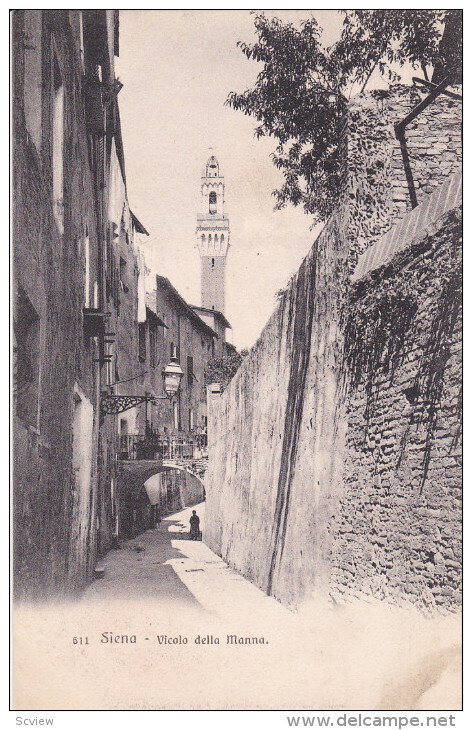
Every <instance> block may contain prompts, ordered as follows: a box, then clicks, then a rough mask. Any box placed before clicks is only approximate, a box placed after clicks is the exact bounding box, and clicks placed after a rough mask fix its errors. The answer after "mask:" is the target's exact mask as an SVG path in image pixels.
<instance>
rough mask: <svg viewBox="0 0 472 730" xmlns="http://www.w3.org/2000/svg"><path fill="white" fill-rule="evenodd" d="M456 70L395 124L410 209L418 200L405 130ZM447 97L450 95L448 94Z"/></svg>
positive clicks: (441, 90)
mask: <svg viewBox="0 0 472 730" xmlns="http://www.w3.org/2000/svg"><path fill="white" fill-rule="evenodd" d="M455 70H456V69H453V70H452V71H451V73H450V74H448V75H447V76H446V77H445V78H444V79H443V80H442V81H441V83H440V84H438V85H437V86H435V87H434V89H433V90H432V91H431V93H430V94H428V96H426V97H425V98H424V99H423V101H421V102H420V103H419V104H417V105H416V106H415V108H414V109H412V110H411V112H409V113H408V114H407V115H406V117H405V118H404V119H402V121H401V122H398V124H395V127H394V129H395V137H396V138H397V139H398V141H399V143H400V150H401V153H402V158H403V166H404V168H405V176H406V180H407V183H408V192H409V194H410V201H411V207H412V208H416V206H417V205H418V198H417V197H416V190H415V181H414V179H413V173H412V171H411V165H410V159H409V156H408V147H407V144H406V137H405V130H406V127H407V126H408V124H410V122H412V121H413V120H414V119H416V117H417V116H418V115H419V114H421V112H422V111H423V110H424V109H426V107H428V106H429V105H430V104H431V103H432V102H433V101H434V100H435V99H436V97H437V96H439V95H440V94H442V93H445V89H446V88H447V87H448V86H449V84H450V83H451V79H452V78H453V75H454V72H455ZM448 96H450V94H449V93H448ZM455 96H456V98H462V97H459V96H458V95H455Z"/></svg>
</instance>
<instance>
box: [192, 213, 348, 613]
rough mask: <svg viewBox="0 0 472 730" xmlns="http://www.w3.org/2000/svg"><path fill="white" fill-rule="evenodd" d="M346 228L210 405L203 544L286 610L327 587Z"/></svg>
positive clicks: (329, 232)
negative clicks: (317, 588) (338, 284)
mask: <svg viewBox="0 0 472 730" xmlns="http://www.w3.org/2000/svg"><path fill="white" fill-rule="evenodd" d="M343 225H344V221H343V218H342V216H341V214H338V215H336V216H333V218H332V220H331V221H330V222H329V224H328V225H327V226H326V228H325V229H324V231H323V233H322V234H321V236H320V237H319V238H318V240H317V241H316V243H315V245H314V247H313V249H312V250H311V251H310V253H309V254H308V256H307V257H306V259H305V261H304V262H303V264H302V266H301V267H300V269H299V271H298V273H297V274H296V275H295V277H294V278H293V279H292V280H291V282H290V285H289V287H288V289H287V291H286V293H285V295H284V297H283V299H282V300H281V302H280V304H279V306H278V308H277V309H276V311H275V312H274V314H273V316H272V318H271V319H270V321H269V323H268V324H267V326H266V328H265V329H264V331H263V333H262V335H261V337H260V339H259V341H258V343H257V344H256V345H255V347H254V348H253V349H252V351H251V353H250V355H249V356H248V357H247V358H246V359H245V360H244V363H243V365H242V367H241V369H240V370H239V371H238V373H237V374H236V376H235V377H234V379H233V380H232V381H231V383H230V384H229V386H228V387H227V389H226V390H225V392H224V393H223V395H222V396H220V397H219V398H216V399H211V401H210V415H209V449H210V460H209V469H208V473H207V480H206V481H207V484H208V487H207V512H206V518H205V524H206V530H205V535H204V539H205V541H206V542H207V543H208V544H209V545H210V547H211V548H212V549H213V550H215V551H216V552H217V553H218V554H220V555H222V557H223V558H224V559H225V560H227V561H228V563H230V564H231V565H233V566H234V567H236V568H237V569H238V570H240V571H241V572H242V573H243V574H244V575H246V576H248V577H249V578H250V579H251V580H253V581H254V582H255V583H256V584H257V585H259V586H260V587H261V588H263V589H264V590H267V591H268V592H269V593H271V594H273V595H275V596H276V597H277V598H279V599H280V600H283V601H284V602H286V603H289V604H290V603H293V602H296V601H297V600H299V599H300V598H301V597H303V596H304V595H305V594H306V593H307V590H311V589H313V588H314V587H319V588H320V590H323V589H324V588H325V587H326V581H327V576H326V557H327V555H326V550H327V532H326V528H327V523H328V515H329V514H330V513H331V511H332V507H331V502H332V500H333V499H334V496H335V495H334V493H333V491H332V488H331V485H332V484H333V483H335V482H336V481H339V480H336V474H337V473H338V472H339V470H340V468H341V463H342V462H341V460H340V456H341V453H342V452H341V449H340V448H338V445H339V444H340V443H341V444H342V441H343V436H342V432H341V431H340V430H339V426H340V420H339V417H338V416H339V414H338V411H337V408H336V405H337V402H338V400H339V398H338V396H337V389H338V387H339V377H338V376H339V373H338V369H337V367H336V362H337V361H338V360H339V357H340V354H341V350H342V334H341V330H340V328H339V324H338V323H339V320H340V306H341V296H342V292H343V287H342V286H334V283H335V282H342V277H343V276H345V272H346V265H345V254H346V250H345V245H344V242H345V237H343V235H342V230H343Z"/></svg>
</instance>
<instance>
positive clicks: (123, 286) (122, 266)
mask: <svg viewBox="0 0 472 730" xmlns="http://www.w3.org/2000/svg"><path fill="white" fill-rule="evenodd" d="M120 289H121V291H122V292H124V293H125V294H127V293H128V292H129V287H127V286H126V261H125V259H124V258H122V257H121V256H120Z"/></svg>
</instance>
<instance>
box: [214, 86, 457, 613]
mask: <svg viewBox="0 0 472 730" xmlns="http://www.w3.org/2000/svg"><path fill="white" fill-rule="evenodd" d="M418 100H419V93H418V92H416V91H415V90H411V89H405V88H403V87H401V88H397V89H395V90H394V91H393V92H392V93H391V94H389V95H385V94H379V93H372V94H370V95H366V96H363V97H359V98H358V99H356V100H355V101H354V102H353V103H352V104H351V107H350V113H349V119H348V123H347V127H346V140H345V145H344V146H345V151H346V168H347V170H348V178H347V187H346V195H345V197H344V198H343V199H342V200H341V201H340V204H339V207H338V209H337V210H336V211H335V213H334V214H333V216H332V217H331V219H330V220H329V221H328V223H327V225H326V226H325V228H324V230H323V231H322V233H321V235H320V236H319V238H318V239H317V241H316V242H315V244H314V246H313V248H312V249H311V251H310V252H309V254H308V256H307V257H306V259H305V260H304V262H303V264H302V266H301V267H300V269H299V271H298V272H297V274H296V275H295V276H294V277H293V278H292V280H291V282H290V284H289V286H288V288H287V290H286V292H285V295H284V296H283V298H282V299H281V301H280V302H279V305H278V307H277V309H276V311H275V312H274V314H273V315H272V317H271V319H270V320H269V322H268V324H267V325H266V327H265V329H264V330H263V332H262V334H261V337H260V339H259V341H258V342H257V343H256V345H255V346H254V348H253V349H252V350H251V352H250V354H249V356H248V357H247V358H245V360H244V361H243V364H242V366H241V368H240V369H239V371H238V372H237V373H236V375H235V377H234V378H233V380H232V381H231V383H230V384H229V386H228V387H227V389H226V390H225V392H224V393H223V394H222V395H221V396H213V397H212V398H211V399H210V408H209V456H210V458H209V468H208V472H207V485H206V489H207V516H206V532H205V535H204V540H205V541H206V542H207V543H208V544H209V546H210V547H211V548H212V549H213V550H215V551H216V552H217V553H218V554H220V555H221V556H222V557H223V558H224V559H225V560H226V561H227V562H228V563H229V564H230V565H232V566H233V567H235V568H236V569H237V570H239V571H240V572H242V573H243V574H244V575H245V576H246V577H248V578H249V579H251V580H252V581H254V582H255V583H256V584H257V585H259V586H260V587H261V588H262V589H264V590H266V591H267V592H268V593H270V594H272V595H274V596H275V597H277V598H278V599H279V600H281V601H283V602H284V603H286V604H288V605H298V604H300V603H301V602H302V601H303V600H304V599H305V598H309V597H310V596H312V595H313V594H316V595H317V596H324V597H325V598H327V599H328V597H330V598H331V600H336V601H338V600H340V601H344V600H348V599H349V597H351V596H354V595H362V596H364V597H366V596H368V595H369V596H372V595H375V596H381V597H384V596H386V597H387V598H389V599H391V600H407V601H410V602H413V603H419V604H421V605H423V606H424V605H426V606H430V607H431V606H433V605H434V606H441V607H447V608H452V607H454V606H455V605H456V602H457V599H458V572H457V569H458V565H457V557H458V542H457V540H456V538H455V537H454V536H453V532H454V530H455V531H456V532H457V530H458V527H459V524H460V501H459V496H458V495H459V492H460V471H459V467H458V464H457V461H456V458H457V443H458V437H459V434H458V419H457V408H458V403H460V400H459V399H460V395H459V382H458V377H459V373H460V364H459V362H458V360H457V352H456V348H457V342H456V339H457V336H458V329H457V328H458V326H459V325H458V322H459V320H458V312H455V310H454V312H455V314H457V318H456V317H455V315H454V323H452V322H451V321H449V320H448V317H447V313H448V312H449V311H450V312H452V311H453V310H452V309H448V307H447V306H445V304H444V302H445V301H449V299H448V297H449V298H451V297H452V299H453V300H454V302H456V303H457V297H456V295H455V293H454V291H452V289H454V287H455V286H456V285H457V284H458V282H457V279H456V278H455V277H456V274H457V271H456V269H455V268H454V267H455V265H456V264H457V255H458V254H457V246H458V236H459V228H458V219H457V211H456V212H455V213H451V212H450V211H449V212H446V218H444V216H443V218H442V219H441V220H440V221H439V222H438V221H437V220H436V218H435V215H434V210H432V209H431V206H429V205H426V206H425V210H426V211H427V212H428V216H429V221H428V223H429V224H431V225H429V226H426V227H427V228H428V230H427V231H424V232H423V233H421V231H420V230H418V237H417V238H416V239H415V241H414V242H413V244H412V245H411V246H408V247H407V248H406V250H405V251H403V252H401V253H400V254H398V257H397V259H395V267H396V268H395V267H393V268H392V267H391V266H390V267H389V266H386V267H384V269H383V270H382V272H381V273H379V272H378V275H377V276H375V275H374V274H372V276H371V280H370V279H369V281H370V283H369V284H367V283H365V281H364V279H362V280H361V281H360V282H358V283H357V284H355V285H353V284H352V283H351V279H350V272H352V270H353V269H354V267H355V264H356V261H357V258H358V256H359V254H360V253H362V252H363V251H365V250H366V249H367V248H369V247H370V246H373V245H375V243H376V242H377V241H380V240H381V239H382V236H383V235H384V234H385V233H386V232H387V231H388V230H390V229H391V228H392V227H393V226H394V225H395V224H396V223H398V222H400V221H401V220H402V218H403V216H404V215H405V211H406V209H407V206H409V201H408V189H407V186H406V180H405V173H404V169H403V164H402V161H401V154H400V150H399V146H398V142H397V141H396V139H395V136H394V129H393V124H394V123H395V122H397V121H400V120H401V119H402V118H404V116H405V115H406V114H407V113H408V112H409V111H410V110H411V108H413V106H415V104H416V103H417V101H418ZM450 102H452V100H449V99H441V100H439V101H438V106H436V108H435V109H431V108H430V109H429V110H428V111H427V112H425V117H424V118H423V119H422V121H421V123H420V121H418V122H417V127H418V128H419V127H420V126H421V129H422V134H421V136H418V135H416V137H415V129H414V126H415V125H412V132H411V133H410V132H408V134H407V138H408V143H409V147H410V153H411V155H412V169H413V174H414V176H415V180H416V183H417V189H418V199H419V200H420V201H421V200H422V199H423V198H425V197H426V196H427V195H428V194H429V192H431V190H432V189H433V188H434V187H437V186H439V185H440V184H441V183H443V182H444V181H445V180H446V178H447V177H448V176H449V175H450V173H451V172H453V171H454V170H456V169H457V168H458V167H459V166H460V146H459V143H458V135H459V134H460V108H459V107H458V104H457V102H452V103H450ZM419 119H420V118H419ZM408 135H410V136H409V137H408ZM446 138H447V141H444V140H445V139H446ZM444 145H445V149H444ZM443 153H445V154H446V160H447V162H445V163H444V166H443V165H442V163H441V155H442V154H443ZM428 165H429V166H428ZM451 200H452V198H451ZM451 205H452V203H451ZM442 212H443V214H444V212H445V211H444V209H443V211H442ZM448 216H449V217H448ZM432 224H434V226H432ZM423 228H424V226H423ZM401 230H403V229H401ZM402 235H403V234H402ZM404 257H406V258H404ZM446 263H448V264H449V265H448V266H446ZM392 266H393V264H392ZM448 275H450V279H451V280H450V281H449V283H448V281H446V279H447V276H448ZM403 285H405V287H406V290H405V291H404V289H403V288H402V287H403ZM448 287H449V288H448ZM454 306H456V305H454ZM376 307H377V309H376ZM364 310H366V313H364ZM379 312H380V314H379ZM367 315H368V316H367ZM384 325H385V326H384ZM382 327H383V328H382ZM373 333H375V334H376V335H378V337H376V338H374V339H373ZM435 333H436V334H438V333H441V335H442V336H443V339H442V340H439V339H436V340H435V339H434V335H435ZM366 343H367V344H366ZM362 358H364V360H363V359H362ZM367 365H369V367H370V371H369V370H366V367H367ZM364 366H365V367H364ZM389 367H390V370H389ZM377 371H378V372H377ZM368 372H370V373H371V375H370V376H369V378H370V379H369V380H366V377H367V373H368ZM392 372H395V378H396V379H394V380H393V381H392V382H391V381H390V378H391V375H392ZM409 399H410V400H411V403H410V400H409ZM390 421H391V423H390ZM365 433H367V437H366V436H365ZM392 434H393V435H392ZM448 449H450V452H448V453H446V452H447V450H448ZM439 474H441V479H440V480H439ZM407 519H410V520H411V519H413V521H414V523H413V524H409V523H408V522H406V520H407ZM405 524H408V527H409V530H408V532H407V531H406V529H405V528H404V525H405ZM400 526H403V533H402V535H397V533H398V530H399V529H400ZM377 537H378V538H379V539H378V540H377ZM376 540H377V542H376ZM402 566H403V567H402Z"/></svg>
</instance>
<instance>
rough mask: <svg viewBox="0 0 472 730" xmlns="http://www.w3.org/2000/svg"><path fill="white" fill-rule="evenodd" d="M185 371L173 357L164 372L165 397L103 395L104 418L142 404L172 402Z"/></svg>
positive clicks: (101, 401)
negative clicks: (160, 401) (161, 401)
mask: <svg viewBox="0 0 472 730" xmlns="http://www.w3.org/2000/svg"><path fill="white" fill-rule="evenodd" d="M183 375H184V374H183V371H182V368H181V367H180V365H179V363H178V360H177V358H175V357H171V359H170V363H169V364H168V365H166V366H165V368H164V370H163V371H162V380H163V384H164V392H165V395H115V394H114V393H102V395H101V398H100V410H101V414H102V416H104V415H117V414H118V413H123V412H124V411H128V410H129V409H130V408H134V407H135V406H137V405H139V404H140V403H153V404H154V405H157V401H159V400H167V399H169V400H172V398H173V397H174V396H175V395H177V393H178V392H179V388H180V382H181V380H182V378H183Z"/></svg>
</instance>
